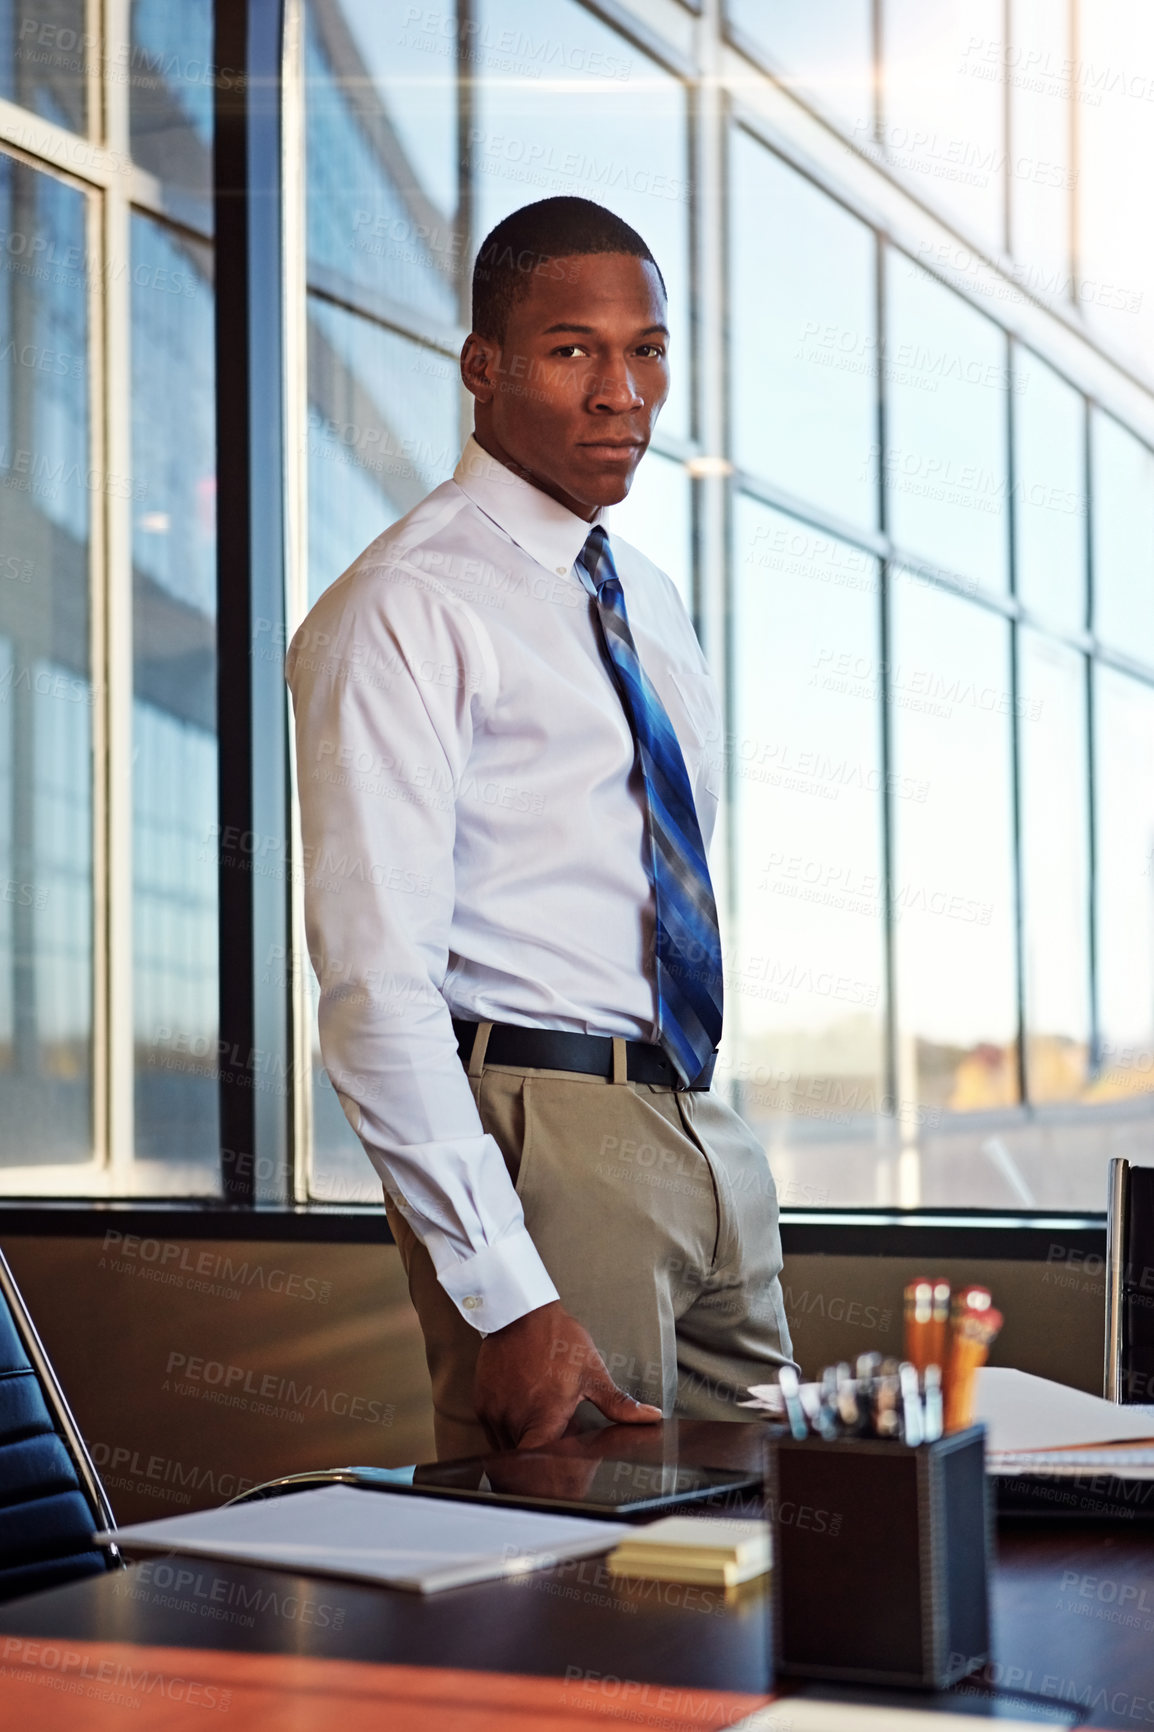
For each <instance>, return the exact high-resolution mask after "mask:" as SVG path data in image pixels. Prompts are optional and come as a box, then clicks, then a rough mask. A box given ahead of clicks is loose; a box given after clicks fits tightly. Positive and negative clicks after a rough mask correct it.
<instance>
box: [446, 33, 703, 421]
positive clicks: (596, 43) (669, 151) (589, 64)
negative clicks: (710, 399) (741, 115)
mask: <svg viewBox="0 0 1154 1732" xmlns="http://www.w3.org/2000/svg"><path fill="white" fill-rule="evenodd" d="M425 16H426V17H427V18H436V17H437V14H436V13H431V14H425ZM476 22H477V29H478V36H477V41H478V44H479V46H478V48H477V50H476V53H475V55H473V57H472V58H473V68H474V73H475V76H476V79H477V83H476V87H475V92H476V93H475V102H476V117H477V119H476V125H475V126H474V127H472V128H470V131H469V139H468V142H469V147H470V155H471V160H472V163H473V169H474V174H475V177H476V201H477V215H476V224H477V240H478V242H479V241H480V240H482V239H483V238H484V236H485V235H486V234H487V233H488V231H489V230H490V229H491V228H492V227H493V225H494V223H497V222H499V221H500V220H501V218H502V217H503V216H507V215H508V214H509V212H510V211H512V210H516V209H518V208H519V206H521V205H526V204H533V203H535V202H536V200H538V199H543V198H552V197H556V196H560V195H564V196H566V197H572V198H589V199H593V200H594V201H595V202H596V203H597V204H602V205H606V206H608V208H609V209H610V210H613V211H616V213H617V214H618V216H621V217H624V219H625V221H626V222H627V223H631V224H632V226H633V227H634V228H635V229H636V230H637V232H638V233H639V234H640V235H641V237H642V239H643V240H644V241H645V242H646V244H647V246H648V247H649V249H650V251H651V252H652V254H653V256H654V258H655V259H656V260H657V263H658V266H659V267H660V270H661V274H662V276H663V277H664V279H665V285H666V288H667V289H668V291H669V328H670V332H671V334H672V335H671V342H670V347H669V354H670V361H671V373H672V382H671V385H670V391H669V399H668V401H667V403H666V405H665V408H664V409H663V410H662V426H663V427H664V428H665V429H666V431H667V432H670V433H675V434H678V435H680V436H685V435H687V434H688V433H689V423H690V373H689V365H690V362H689V352H690V351H689V332H690V293H689V289H690V284H689V129H688V123H687V115H686V101H687V93H686V88H685V86H684V85H683V84H682V83H680V82H679V80H677V79H676V78H673V77H671V76H670V74H669V73H667V72H666V71H664V69H663V68H662V67H660V66H658V64H657V63H656V61H653V60H650V59H649V57H648V56H647V55H644V54H642V53H640V52H639V51H638V50H637V49H636V48H635V47H634V46H633V44H632V43H631V42H626V41H625V39H624V38H623V37H621V36H618V35H617V34H616V33H615V32H614V31H612V30H611V29H610V28H609V26H608V25H606V24H603V23H602V22H601V20H600V19H599V18H595V17H593V15H592V14H591V13H589V12H587V11H585V9H584V7H582V6H578V5H576V4H575V3H574V0H478V4H477V7H476ZM418 28H420V26H414V29H418ZM502 42H505V43H512V44H513V45H514V46H513V48H512V50H511V51H510V50H506V51H504V52H501V51H500V50H499V45H500V44H501V43H502Z"/></svg>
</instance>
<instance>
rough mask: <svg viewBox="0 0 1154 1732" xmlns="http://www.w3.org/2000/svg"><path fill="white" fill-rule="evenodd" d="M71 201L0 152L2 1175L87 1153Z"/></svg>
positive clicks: (84, 739) (82, 434)
mask: <svg viewBox="0 0 1154 1732" xmlns="http://www.w3.org/2000/svg"><path fill="white" fill-rule="evenodd" d="M85 215H86V213H85V200H84V196H83V194H81V193H79V192H76V191H74V190H73V189H72V188H71V187H67V186H64V185H62V184H61V182H59V181H57V180H53V179H52V178H51V177H50V176H48V175H41V174H37V173H35V172H34V171H33V170H31V169H28V168H24V167H22V166H21V165H19V164H17V163H14V162H12V161H11V160H10V159H9V158H6V157H0V229H2V230H3V232H5V233H6V234H9V235H12V234H19V235H23V236H25V237H28V241H29V247H30V249H32V248H34V249H35V252H34V256H36V255H39V256H42V257H45V258H54V259H57V260H68V261H74V266H73V268H70V269H69V268H61V269H55V270H51V271H48V270H45V271H40V272H38V273H35V274H33V273H32V272H31V271H29V272H27V273H24V272H18V271H15V270H7V271H3V272H0V485H2V486H3V488H4V494H3V498H4V544H3V555H2V557H0V570H2V573H3V576H4V577H5V578H6V579H8V580H9V581H5V582H0V641H2V642H3V644H4V653H3V659H2V662H0V711H2V712H3V720H2V722H0V751H2V752H3V757H4V768H3V773H2V776H0V784H2V787H3V793H4V802H5V804H4V809H3V814H2V816H0V834H3V835H4V837H5V844H4V847H5V860H4V869H5V872H6V879H5V883H6V885H7V889H6V891H5V894H4V897H3V900H4V902H5V903H6V907H5V910H4V919H3V924H2V926H0V933H2V935H3V940H4V951H3V959H2V963H0V969H2V972H3V975H4V977H5V987H4V995H3V999H2V1000H0V1003H2V1005H3V1009H2V1011H0V1018H2V1026H0V1039H2V1045H0V1164H3V1165H5V1166H10V1167H28V1166H33V1165H35V1166H42V1165H50V1164H53V1163H56V1162H64V1161H67V1162H74V1161H87V1160H89V1159H90V1158H91V1153H92V1123H91V1120H92V994H93V980H92V961H93V956H92V952H93V925H92V840H91V837H92V687H91V680H90V648H89V629H90V610H89V599H88V597H89V534H90V498H91V487H92V485H93V484H94V480H95V482H96V483H97V484H98V481H99V478H98V477H96V478H94V477H93V474H92V471H91V468H90V457H89V437H88V417H89V385H88V375H89V359H88V338H87V283H86V278H85V273H84V268H83V261H84V257H85Z"/></svg>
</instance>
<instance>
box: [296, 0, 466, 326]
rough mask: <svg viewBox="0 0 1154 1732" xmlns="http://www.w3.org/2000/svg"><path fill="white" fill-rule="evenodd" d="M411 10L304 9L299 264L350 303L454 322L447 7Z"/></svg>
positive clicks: (335, 0)
mask: <svg viewBox="0 0 1154 1732" xmlns="http://www.w3.org/2000/svg"><path fill="white" fill-rule="evenodd" d="M413 16H414V8H412V7H406V8H405V9H404V14H402V11H401V9H400V8H399V7H382V6H380V5H378V4H376V3H375V0H309V4H308V5H307V6H306V8H305V42H304V57H305V109H306V128H307V131H306V157H307V165H308V169H307V172H308V188H307V206H308V257H309V271H310V275H311V277H312V278H314V279H316V280H324V281H326V282H328V283H329V285H330V286H332V287H335V288H336V289H337V290H338V292H340V293H341V294H343V295H345V296H346V297H347V298H348V299H350V300H354V301H359V302H361V303H362V304H366V305H368V306H370V307H372V306H374V305H376V304H378V302H379V300H380V298H381V297H385V298H386V299H388V300H392V301H399V302H403V303H404V304H405V305H406V306H411V307H414V308H417V309H419V310H420V311H421V312H422V313H424V314H426V315H428V316H430V317H432V318H435V319H438V320H440V321H441V322H442V323H443V324H449V325H455V324H456V323H457V322H458V281H459V273H460V271H461V270H462V268H463V264H464V261H463V260H462V257H461V252H460V235H459V233H458V231H457V228H456V209H457V119H456V93H455V86H454V70H455V60H454V52H455V51H454V35H455V19H454V13H453V6H452V4H451V3H450V4H449V5H447V6H442V7H440V8H439V9H438V10H436V11H434V12H426V11H425V10H423V9H422V10H421V13H420V17H419V18H416V21H415V22H413V23H409V22H407V21H406V18H412V17H413ZM433 20H435V21H436V25H437V26H440V27H441V28H436V27H431V28H430V29H428V30H427V31H422V22H423V21H424V22H429V21H433ZM445 28H447V30H448V34H447V35H446V34H444V29H445Z"/></svg>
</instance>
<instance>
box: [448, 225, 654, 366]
mask: <svg viewBox="0 0 1154 1732" xmlns="http://www.w3.org/2000/svg"><path fill="white" fill-rule="evenodd" d="M590 253H629V254H630V255H631V256H632V257H633V258H635V259H646V260H647V261H648V262H649V263H650V264H651V265H652V266H653V269H654V270H655V271H656V272H657V280H658V282H659V283H660V284H661V292H662V294H664V293H665V292H666V291H665V279H664V277H663V276H662V275H661V271H660V268H659V267H658V264H657V260H656V259H655V258H654V257H653V254H652V253H651V252H650V251H649V248H648V247H647V246H646V244H645V242H644V241H643V240H642V239H641V236H640V235H639V234H638V233H637V230H636V229H633V228H630V226H629V224H628V223H627V222H624V221H623V220H622V219H621V217H619V216H615V215H614V213H613V212H612V211H611V210H606V209H605V206H604V205H600V204H594V202H593V200H592V199H588V198H543V199H540V200H539V201H538V202H537V203H536V204H527V205H522V207H521V209H520V210H515V211H512V212H511V213H510V214H509V215H508V216H507V217H504V218H503V219H502V221H501V222H499V223H498V224H497V226H496V228H495V229H491V230H490V231H489V233H488V234H487V235H486V236H485V239H484V240H483V241H482V242H481V246H480V248H479V250H478V253H477V258H476V261H475V263H474V265H473V329H474V331H476V333H477V335H478V336H479V337H488V338H489V339H490V341H491V342H494V343H503V342H504V341H505V333H506V330H507V328H508V323H509V314H510V313H511V312H512V310H513V308H514V307H515V306H516V304H517V302H518V301H521V300H523V299H524V298H525V296H526V295H527V294H528V293H529V288H530V285H531V283H532V281H533V273H534V272H535V271H538V270H540V269H541V267H542V266H546V265H548V263H549V261H550V260H552V259H568V258H574V257H576V256H578V255H582V254H590Z"/></svg>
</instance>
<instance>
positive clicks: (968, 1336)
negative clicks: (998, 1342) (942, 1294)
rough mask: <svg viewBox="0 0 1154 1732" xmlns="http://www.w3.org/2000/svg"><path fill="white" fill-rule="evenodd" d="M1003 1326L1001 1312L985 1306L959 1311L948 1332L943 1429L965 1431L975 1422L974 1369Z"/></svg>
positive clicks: (975, 1375) (975, 1391)
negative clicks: (948, 1343) (983, 1307)
mask: <svg viewBox="0 0 1154 1732" xmlns="http://www.w3.org/2000/svg"><path fill="white" fill-rule="evenodd" d="M1001 1327H1002V1314H1001V1312H1000V1311H996V1310H995V1309H994V1307H993V1306H992V1305H991V1306H989V1307H988V1308H987V1309H984V1310H977V1311H970V1310H967V1311H962V1312H960V1313H959V1314H958V1315H957V1316H956V1318H955V1319H954V1325H953V1328H952V1329H951V1332H950V1362H949V1367H948V1370H947V1375H946V1389H945V1398H946V1411H945V1429H946V1430H947V1431H948V1432H949V1431H964V1430H965V1429H966V1427H967V1426H968V1425H972V1424H973V1423H974V1399H975V1396H976V1394H977V1370H978V1367H979V1366H980V1365H984V1364H985V1363H986V1359H987V1357H988V1355H989V1351H990V1343H991V1342H992V1341H993V1339H994V1337H995V1336H996V1335H997V1333H998V1330H999V1329H1000V1328H1001Z"/></svg>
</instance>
